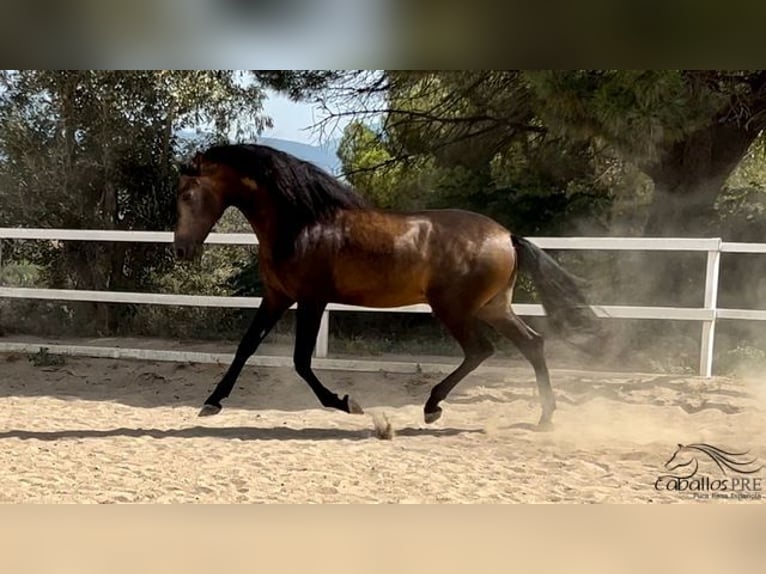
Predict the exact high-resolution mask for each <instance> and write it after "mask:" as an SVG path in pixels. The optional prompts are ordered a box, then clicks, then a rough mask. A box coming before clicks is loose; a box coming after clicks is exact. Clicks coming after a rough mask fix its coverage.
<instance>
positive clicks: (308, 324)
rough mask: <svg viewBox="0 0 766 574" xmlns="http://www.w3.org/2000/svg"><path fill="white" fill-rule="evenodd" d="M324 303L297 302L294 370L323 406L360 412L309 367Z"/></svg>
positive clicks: (352, 403) (350, 401) (346, 396)
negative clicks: (328, 386) (334, 391)
mask: <svg viewBox="0 0 766 574" xmlns="http://www.w3.org/2000/svg"><path fill="white" fill-rule="evenodd" d="M324 308H325V305H324V304H305V303H304V304H300V303H299V304H298V310H297V312H296V316H295V318H296V321H295V351H294V353H293V362H294V364H295V371H296V372H297V373H298V375H299V376H300V377H301V378H302V379H303V380H304V381H306V382H307V383H308V385H309V387H311V390H312V391H314V394H315V395H316V397H317V399H319V402H320V403H321V404H322V406H324V407H328V408H333V409H338V410H340V411H343V412H346V413H353V414H360V413H362V412H363V411H362V409H361V407H360V406H359V405H358V404H357V403H356V402H354V401H353V400H352V399H351V398H350V397H349V396H348V395H345V396H344V397H343V398H342V399H341V398H340V397H338V395H337V394H335V393H333V392H332V391H330V390H329V389H328V388H327V387H325V386H324V385H323V384H322V382H321V381H320V380H319V379H318V378H317V376H316V375H315V374H314V371H313V370H312V369H311V359H312V354H313V353H314V345H315V344H316V338H317V334H318V333H319V325H320V323H321V321H322V313H323V312H324Z"/></svg>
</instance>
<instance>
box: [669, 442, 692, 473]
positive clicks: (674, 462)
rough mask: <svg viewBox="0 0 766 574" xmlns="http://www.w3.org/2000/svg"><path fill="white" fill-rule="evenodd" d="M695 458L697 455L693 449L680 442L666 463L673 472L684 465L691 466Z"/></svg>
mask: <svg viewBox="0 0 766 574" xmlns="http://www.w3.org/2000/svg"><path fill="white" fill-rule="evenodd" d="M694 460H695V456H694V451H693V449H691V448H689V447H687V446H684V445H682V444H679V445H678V448H677V449H676V450H675V452H673V455H672V456H671V457H670V458H669V459H668V461H667V462H666V463H665V468H667V469H668V470H669V471H671V472H672V471H674V470H676V469H677V468H680V467H682V466H684V467H685V466H689V465H690V464H691V463H692V462H694Z"/></svg>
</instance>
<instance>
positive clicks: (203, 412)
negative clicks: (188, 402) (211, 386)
mask: <svg viewBox="0 0 766 574" xmlns="http://www.w3.org/2000/svg"><path fill="white" fill-rule="evenodd" d="M220 412H221V405H211V404H209V403H205V404H204V405H202V408H201V409H200V411H199V414H198V415H197V416H200V417H212V416H213V415H217V414H218V413H220Z"/></svg>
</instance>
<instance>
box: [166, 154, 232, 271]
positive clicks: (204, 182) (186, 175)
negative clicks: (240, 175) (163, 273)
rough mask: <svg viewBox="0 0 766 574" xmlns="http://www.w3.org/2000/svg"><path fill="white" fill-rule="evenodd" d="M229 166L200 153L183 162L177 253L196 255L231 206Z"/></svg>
mask: <svg viewBox="0 0 766 574" xmlns="http://www.w3.org/2000/svg"><path fill="white" fill-rule="evenodd" d="M225 175H226V174H225V169H223V168H222V167H221V166H219V165H217V164H211V163H208V162H205V160H204V157H203V155H202V154H199V153H198V154H197V155H196V156H195V157H194V159H193V160H192V162H191V163H190V164H189V165H185V166H182V168H181V177H180V178H179V180H178V191H177V196H176V210H177V216H178V219H177V222H176V228H175V233H174V238H173V244H174V247H175V253H176V257H178V258H179V259H187V260H189V259H194V258H195V257H196V256H197V254H199V253H200V251H201V249H202V244H203V243H204V242H205V239H206V238H207V236H208V234H209V233H210V231H211V230H212V229H213V226H214V225H215V224H216V222H217V221H218V220H219V219H220V218H221V216H222V215H223V212H224V211H225V210H226V208H227V207H228V204H227V201H226V193H225V192H226V177H225Z"/></svg>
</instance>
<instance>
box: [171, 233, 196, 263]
mask: <svg viewBox="0 0 766 574" xmlns="http://www.w3.org/2000/svg"><path fill="white" fill-rule="evenodd" d="M173 248H174V249H173V250H174V252H175V255H176V258H178V259H180V260H182V261H191V260H192V259H194V258H195V257H196V256H197V253H198V252H199V245H197V243H195V242H194V241H191V240H189V239H181V238H176V240H175V241H174V242H173Z"/></svg>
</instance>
